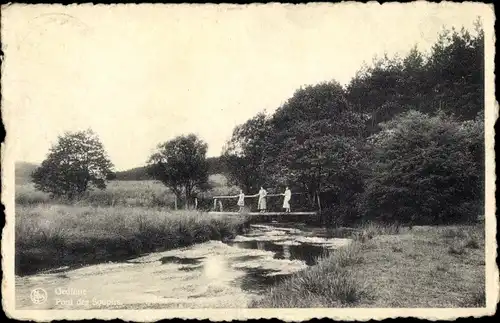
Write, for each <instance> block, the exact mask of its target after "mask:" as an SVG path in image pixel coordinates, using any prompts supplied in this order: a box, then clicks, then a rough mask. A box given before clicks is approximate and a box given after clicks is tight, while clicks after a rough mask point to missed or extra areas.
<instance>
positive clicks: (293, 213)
mask: <svg viewBox="0 0 500 323" xmlns="http://www.w3.org/2000/svg"><path fill="white" fill-rule="evenodd" d="M208 214H227V215H246V214H249V215H317V214H318V213H317V212H290V213H286V212H263V213H261V212H224V211H223V212H220V211H210V212H208Z"/></svg>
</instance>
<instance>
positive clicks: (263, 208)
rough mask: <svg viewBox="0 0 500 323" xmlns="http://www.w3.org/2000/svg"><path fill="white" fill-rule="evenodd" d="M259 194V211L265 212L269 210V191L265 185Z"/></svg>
mask: <svg viewBox="0 0 500 323" xmlns="http://www.w3.org/2000/svg"><path fill="white" fill-rule="evenodd" d="M258 195H259V203H258V207H259V211H260V212H261V213H264V212H266V210H267V204H266V196H267V191H266V190H265V189H264V188H263V187H261V188H260V191H259V194H258Z"/></svg>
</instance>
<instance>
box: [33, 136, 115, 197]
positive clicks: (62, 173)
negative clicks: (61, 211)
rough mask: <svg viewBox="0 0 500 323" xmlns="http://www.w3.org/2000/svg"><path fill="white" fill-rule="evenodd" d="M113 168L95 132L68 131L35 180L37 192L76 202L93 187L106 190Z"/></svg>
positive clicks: (37, 173) (38, 169)
mask: <svg viewBox="0 0 500 323" xmlns="http://www.w3.org/2000/svg"><path fill="white" fill-rule="evenodd" d="M112 168H113V164H112V163H111V161H110V160H109V159H108V157H107V155H106V152H105V150H104V147H103V145H102V144H101V142H100V140H99V138H98V137H97V135H96V134H95V133H94V132H93V131H92V130H90V129H89V130H86V131H80V132H73V133H71V132H67V133H65V134H64V135H63V136H60V137H59V138H58V142H57V144H56V145H54V146H53V147H52V148H51V149H50V151H49V154H48V156H47V158H46V159H45V160H44V161H43V162H42V165H41V166H40V167H38V168H37V169H36V170H35V171H34V172H33V174H32V179H33V182H34V183H35V188H36V189H38V190H41V191H44V192H48V193H51V194H52V195H53V196H65V197H67V198H69V199H73V198H75V197H77V196H80V195H81V194H83V193H84V192H85V191H87V190H88V189H92V188H93V187H96V188H99V189H105V188H106V180H107V178H108V177H109V176H112Z"/></svg>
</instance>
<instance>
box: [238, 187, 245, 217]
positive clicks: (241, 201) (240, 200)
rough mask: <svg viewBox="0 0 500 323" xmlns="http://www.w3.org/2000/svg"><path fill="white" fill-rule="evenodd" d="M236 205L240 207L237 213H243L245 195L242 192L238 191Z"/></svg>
mask: <svg viewBox="0 0 500 323" xmlns="http://www.w3.org/2000/svg"><path fill="white" fill-rule="evenodd" d="M237 205H238V206H239V207H240V210H239V212H240V213H241V212H243V209H244V208H245V194H244V193H243V190H240V194H239V195H238V203H237Z"/></svg>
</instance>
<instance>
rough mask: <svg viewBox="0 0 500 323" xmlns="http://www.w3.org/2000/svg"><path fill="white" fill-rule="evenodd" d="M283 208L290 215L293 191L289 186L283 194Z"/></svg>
mask: <svg viewBox="0 0 500 323" xmlns="http://www.w3.org/2000/svg"><path fill="white" fill-rule="evenodd" d="M283 196H284V198H283V208H284V209H285V212H286V213H290V199H291V198H292V191H290V189H289V188H288V186H287V187H286V189H285V193H283Z"/></svg>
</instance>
